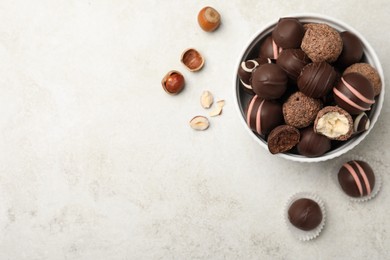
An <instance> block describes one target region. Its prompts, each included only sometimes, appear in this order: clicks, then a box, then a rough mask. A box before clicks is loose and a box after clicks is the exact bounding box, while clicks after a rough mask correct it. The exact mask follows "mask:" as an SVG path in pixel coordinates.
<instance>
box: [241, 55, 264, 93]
mask: <svg viewBox="0 0 390 260" xmlns="http://www.w3.org/2000/svg"><path fill="white" fill-rule="evenodd" d="M265 63H272V60H271V59H270V58H257V59H252V60H247V61H243V62H241V64H240V67H239V68H238V72H237V74H238V78H239V79H240V82H241V84H242V86H243V89H244V90H246V91H248V92H249V93H250V94H254V93H253V90H252V85H251V77H252V71H253V70H254V69H256V68H257V67H258V66H260V65H261V64H265Z"/></svg>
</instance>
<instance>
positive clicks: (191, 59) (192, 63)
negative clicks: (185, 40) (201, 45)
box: [180, 48, 204, 71]
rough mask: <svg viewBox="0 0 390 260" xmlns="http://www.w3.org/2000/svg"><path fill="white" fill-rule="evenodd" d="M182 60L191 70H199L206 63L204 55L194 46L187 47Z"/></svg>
mask: <svg viewBox="0 0 390 260" xmlns="http://www.w3.org/2000/svg"><path fill="white" fill-rule="evenodd" d="M180 61H181V62H182V63H183V64H184V66H186V68H187V69H188V70H189V71H198V70H200V69H201V68H202V67H203V65H204V58H203V56H202V55H201V54H200V53H199V52H198V51H197V50H195V49H193V48H190V49H186V50H185V51H184V52H183V53H182V55H181V59H180Z"/></svg>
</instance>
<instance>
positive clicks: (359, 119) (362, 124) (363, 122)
mask: <svg viewBox="0 0 390 260" xmlns="http://www.w3.org/2000/svg"><path fill="white" fill-rule="evenodd" d="M368 128H370V118H368V116H367V114H366V113H364V112H362V113H360V114H359V115H358V116H356V117H355V120H354V121H353V132H354V133H355V134H358V133H361V132H364V131H367V130H368Z"/></svg>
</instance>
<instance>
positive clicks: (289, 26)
mask: <svg viewBox="0 0 390 260" xmlns="http://www.w3.org/2000/svg"><path fill="white" fill-rule="evenodd" d="M304 34H305V30H304V29H303V25H302V24H301V22H299V20H298V19H296V18H290V17H287V18H280V19H279V22H278V24H277V25H276V27H275V29H274V30H273V32H272V39H273V40H274V41H275V43H276V44H277V45H278V46H280V47H282V48H283V49H291V48H299V46H301V42H302V38H303V35H304Z"/></svg>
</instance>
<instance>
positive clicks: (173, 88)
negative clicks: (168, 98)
mask: <svg viewBox="0 0 390 260" xmlns="http://www.w3.org/2000/svg"><path fill="white" fill-rule="evenodd" d="M184 84H185V81H184V77H183V75H182V74H181V73H180V72H178V71H176V70H171V71H169V72H168V73H167V74H166V75H165V76H164V78H163V79H162V81H161V85H162V87H163V89H164V90H165V92H167V93H168V94H170V95H176V94H178V93H179V92H180V91H182V90H183V88H184Z"/></svg>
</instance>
